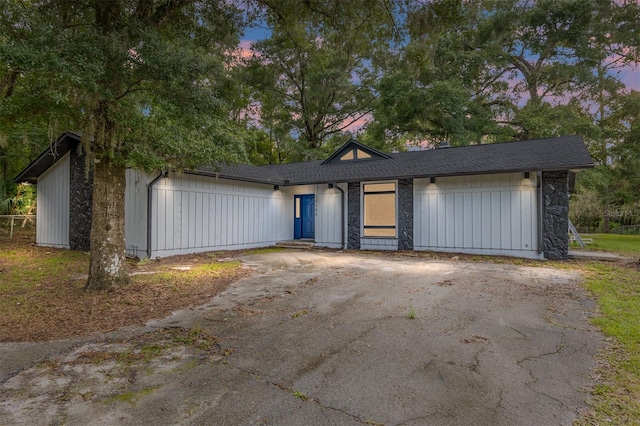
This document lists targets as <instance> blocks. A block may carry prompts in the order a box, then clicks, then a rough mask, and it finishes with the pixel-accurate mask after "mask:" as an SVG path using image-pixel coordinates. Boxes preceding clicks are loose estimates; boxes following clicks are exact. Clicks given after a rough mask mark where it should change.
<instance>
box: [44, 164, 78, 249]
mask: <svg viewBox="0 0 640 426" xmlns="http://www.w3.org/2000/svg"><path fill="white" fill-rule="evenodd" d="M70 170H71V168H70V160H69V153H67V154H66V155H65V156H64V157H63V158H62V159H60V160H58V162H56V163H55V164H54V165H53V166H52V167H51V168H49V170H47V171H46V172H45V173H43V174H42V176H40V177H39V178H38V187H37V197H38V207H37V215H38V220H37V221H36V243H37V244H39V245H43V246H49V247H65V248H69V196H70V193H69V185H70Z"/></svg>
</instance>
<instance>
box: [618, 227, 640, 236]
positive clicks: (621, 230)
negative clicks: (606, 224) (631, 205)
mask: <svg viewBox="0 0 640 426" xmlns="http://www.w3.org/2000/svg"><path fill="white" fill-rule="evenodd" d="M611 233H612V234H629V235H640V225H624V226H618V227H616V228H613V229H612V230H611Z"/></svg>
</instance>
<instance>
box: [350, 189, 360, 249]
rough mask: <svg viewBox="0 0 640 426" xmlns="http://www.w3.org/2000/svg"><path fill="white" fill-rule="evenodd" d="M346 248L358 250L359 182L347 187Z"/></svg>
mask: <svg viewBox="0 0 640 426" xmlns="http://www.w3.org/2000/svg"><path fill="white" fill-rule="evenodd" d="M347 248H348V249H356V250H359V249H360V182H349V185H348V187H347Z"/></svg>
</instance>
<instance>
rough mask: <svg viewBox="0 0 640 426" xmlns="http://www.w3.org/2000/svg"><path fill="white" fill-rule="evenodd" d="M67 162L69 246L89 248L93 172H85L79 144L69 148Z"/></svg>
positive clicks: (78, 248) (84, 163) (72, 247)
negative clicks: (68, 170) (68, 165)
mask: <svg viewBox="0 0 640 426" xmlns="http://www.w3.org/2000/svg"><path fill="white" fill-rule="evenodd" d="M69 162H70V164H71V165H70V168H71V173H70V183H69V185H70V188H69V204H70V205H69V247H70V248H71V249H73V250H89V242H90V238H89V236H90V233H91V206H92V203H93V196H92V185H93V173H92V172H89V174H88V175H87V174H86V173H85V170H86V169H85V167H86V159H85V156H84V153H82V152H80V147H79V146H78V147H76V148H75V149H72V150H71V153H70V161H69Z"/></svg>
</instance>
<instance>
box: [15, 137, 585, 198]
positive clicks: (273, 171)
mask: <svg viewBox="0 0 640 426" xmlns="http://www.w3.org/2000/svg"><path fill="white" fill-rule="evenodd" d="M79 142H80V136H79V135H77V134H75V133H71V132H67V133H64V134H63V135H62V136H60V138H58V140H57V142H56V144H55V145H54V147H55V152H56V155H55V156H54V155H53V151H52V149H47V150H46V151H45V152H43V153H42V154H41V155H40V156H39V157H38V158H37V159H35V160H34V161H33V162H32V163H31V164H29V165H28V166H27V167H26V168H25V169H24V170H23V171H22V172H20V174H19V175H18V176H16V178H15V181H16V182H22V181H30V182H36V181H37V178H38V177H39V176H40V175H41V174H42V173H44V172H45V171H46V170H47V169H48V168H49V167H51V165H53V163H54V162H55V161H57V160H58V159H60V158H61V157H62V156H63V155H64V154H65V153H66V152H68V151H69V150H70V149H73V148H74V147H75V146H77V144H78V143H79ZM353 143H355V144H357V145H358V146H359V147H360V146H362V145H361V144H359V143H357V142H355V141H353ZM347 145H348V144H345V145H343V146H342V147H340V148H339V151H340V150H344V149H345V148H346V147H347ZM385 155H387V156H388V157H389V158H372V159H367V160H362V161H344V162H338V161H332V162H329V163H325V164H323V161H320V160H318V161H308V162H304V163H291V164H278V165H268V166H251V165H247V164H241V165H236V166H230V167H222V168H220V169H213V168H206V167H203V168H200V169H198V170H191V171H188V173H193V174H199V175H209V176H218V177H220V178H227V179H233V180H241V181H249V182H259V183H267V184H272V185H304V184H320V183H330V182H360V181H371V180H384V179H401V178H416V177H431V176H436V177H437V176H461V175H476V174H489V173H508V172H521V171H551V170H570V169H580V168H586V167H593V165H594V164H593V160H592V159H591V156H590V155H589V152H588V151H587V148H586V146H585V145H584V142H583V141H582V138H581V137H580V136H563V137H558V138H549V139H536V140H527V141H519V142H505V143H495V144H487V145H473V146H466V147H457V148H442V149H431V150H427V151H411V152H400V153H393V154H385ZM332 157H333V156H332Z"/></svg>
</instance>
